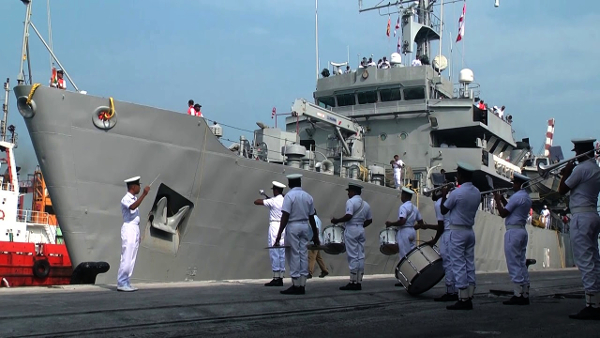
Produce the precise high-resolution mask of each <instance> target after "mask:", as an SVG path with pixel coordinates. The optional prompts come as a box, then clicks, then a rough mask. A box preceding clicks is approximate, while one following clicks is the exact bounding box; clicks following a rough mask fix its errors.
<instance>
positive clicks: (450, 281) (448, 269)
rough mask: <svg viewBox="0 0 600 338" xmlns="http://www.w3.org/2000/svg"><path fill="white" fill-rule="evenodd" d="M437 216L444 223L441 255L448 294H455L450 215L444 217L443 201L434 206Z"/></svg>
mask: <svg viewBox="0 0 600 338" xmlns="http://www.w3.org/2000/svg"><path fill="white" fill-rule="evenodd" d="M433 208H434V209H435V215H436V217H437V220H438V221H443V222H444V232H443V233H442V237H441V238H440V240H441V242H442V244H441V245H440V255H441V256H442V264H443V266H444V275H445V276H444V278H445V283H446V293H448V294H455V293H456V292H457V291H456V286H454V273H452V261H451V260H450V253H449V251H450V247H449V246H450V229H449V227H450V218H449V217H448V216H449V215H448V214H446V215H442V199H441V198H440V199H438V200H437V201H436V202H435V204H434V205H433Z"/></svg>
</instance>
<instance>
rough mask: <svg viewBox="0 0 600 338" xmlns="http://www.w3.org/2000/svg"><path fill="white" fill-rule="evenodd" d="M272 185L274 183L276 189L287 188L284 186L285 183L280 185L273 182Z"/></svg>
mask: <svg viewBox="0 0 600 338" xmlns="http://www.w3.org/2000/svg"><path fill="white" fill-rule="evenodd" d="M272 183H273V186H274V187H277V188H281V189H283V188H285V184H283V183H279V182H277V181H273V182H272Z"/></svg>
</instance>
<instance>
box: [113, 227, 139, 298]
mask: <svg viewBox="0 0 600 338" xmlns="http://www.w3.org/2000/svg"><path fill="white" fill-rule="evenodd" d="M139 246H140V226H139V225H138V224H136V223H123V225H122V226H121V263H120V264H119V272H118V273H117V286H126V285H129V278H131V275H132V274H133V267H134V266H135V258H136V257H137V252H138V248H139Z"/></svg>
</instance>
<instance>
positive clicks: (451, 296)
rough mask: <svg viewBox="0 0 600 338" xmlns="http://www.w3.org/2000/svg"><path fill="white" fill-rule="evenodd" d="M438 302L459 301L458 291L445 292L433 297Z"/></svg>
mask: <svg viewBox="0 0 600 338" xmlns="http://www.w3.org/2000/svg"><path fill="white" fill-rule="evenodd" d="M433 300H434V301H436V302H456V301H458V294H456V293H445V294H443V295H442V296H441V297H438V298H434V299H433Z"/></svg>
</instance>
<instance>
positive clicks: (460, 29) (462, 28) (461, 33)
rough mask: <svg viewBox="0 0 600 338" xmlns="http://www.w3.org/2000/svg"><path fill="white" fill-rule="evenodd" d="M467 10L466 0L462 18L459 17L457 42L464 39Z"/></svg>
mask: <svg viewBox="0 0 600 338" xmlns="http://www.w3.org/2000/svg"><path fill="white" fill-rule="evenodd" d="M466 11H467V2H466V1H465V3H464V4H463V11H462V14H461V15H460V18H459V19H458V36H457V37H456V42H459V41H460V40H462V38H463V36H464V35H465V13H466Z"/></svg>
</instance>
